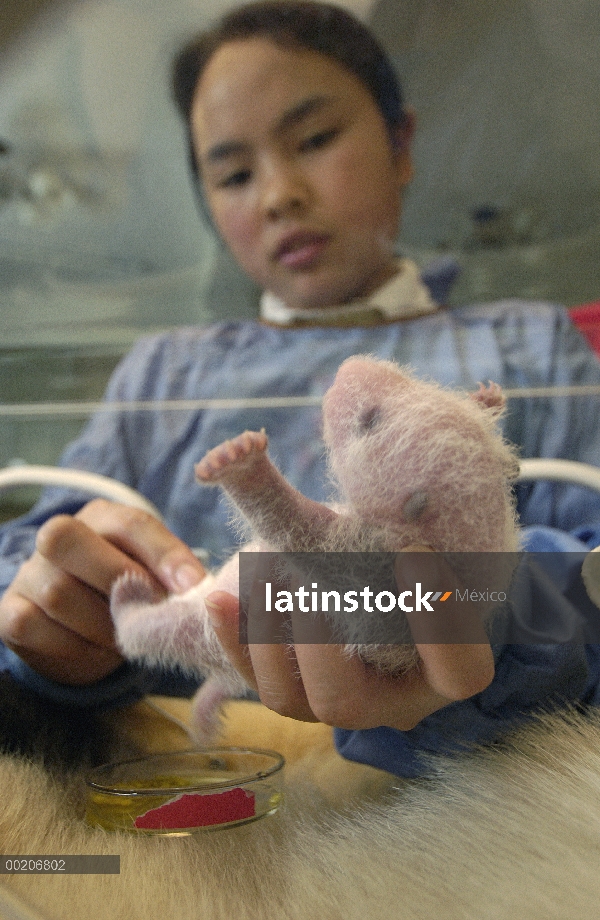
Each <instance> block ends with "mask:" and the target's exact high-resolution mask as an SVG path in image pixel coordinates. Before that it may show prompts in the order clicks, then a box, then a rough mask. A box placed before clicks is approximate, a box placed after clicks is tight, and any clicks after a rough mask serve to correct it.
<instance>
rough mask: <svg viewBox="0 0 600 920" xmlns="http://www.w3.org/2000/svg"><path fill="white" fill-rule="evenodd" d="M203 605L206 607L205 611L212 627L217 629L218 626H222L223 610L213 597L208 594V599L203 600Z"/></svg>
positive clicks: (223, 621)
mask: <svg viewBox="0 0 600 920" xmlns="http://www.w3.org/2000/svg"><path fill="white" fill-rule="evenodd" d="M204 603H205V605H206V609H207V610H208V613H209V616H210V619H211V621H212V624H213V626H215V627H216V628H217V629H218V628H219V627H220V626H224V625H225V623H226V619H225V617H224V616H223V610H222V608H221V606H220V604H218V603H217V602H216V601H215V600H214V596H213V595H210V594H209V595H208V597H205V598H204Z"/></svg>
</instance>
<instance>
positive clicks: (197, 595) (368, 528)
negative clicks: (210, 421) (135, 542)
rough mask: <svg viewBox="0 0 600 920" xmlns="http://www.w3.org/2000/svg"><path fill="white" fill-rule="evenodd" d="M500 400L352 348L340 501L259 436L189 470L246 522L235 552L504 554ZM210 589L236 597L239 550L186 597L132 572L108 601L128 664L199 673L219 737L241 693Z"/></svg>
mask: <svg viewBox="0 0 600 920" xmlns="http://www.w3.org/2000/svg"><path fill="white" fill-rule="evenodd" d="M503 407H504V398H503V396H502V393H501V390H500V388H499V387H498V386H496V385H495V384H491V385H490V386H489V387H484V386H483V385H480V388H479V391H478V392H476V393H473V394H471V395H469V396H464V395H459V394H457V393H454V392H450V391H448V390H445V389H443V388H441V387H440V386H438V385H437V384H434V383H430V382H424V381H421V380H418V379H417V378H415V377H414V376H413V375H412V374H411V373H410V372H409V371H408V370H407V369H404V368H400V367H398V366H397V365H395V364H393V363H392V362H388V361H381V360H376V359H373V358H370V357H368V356H357V357H353V358H349V359H348V360H347V361H345V362H344V363H343V364H342V365H341V367H340V368H339V370H338V372H337V375H336V377H335V380H334V383H333V385H332V386H331V388H330V389H329V390H328V391H327V393H326V394H325V398H324V402H323V427H324V440H325V445H326V447H327V452H328V461H329V469H330V472H331V475H332V478H333V480H334V482H335V484H336V487H337V488H336V492H337V494H336V496H335V499H336V504H335V506H333V507H329V506H327V505H323V504H320V503H318V502H314V501H312V500H310V499H308V498H306V497H305V496H303V495H302V494H300V493H299V492H298V491H297V490H296V489H294V488H293V487H292V486H291V485H290V484H289V483H288V482H287V480H286V479H285V478H284V477H283V476H282V475H281V473H280V472H279V471H278V470H277V469H276V467H275V466H274V465H273V464H272V462H271V460H270V459H269V456H268V454H267V443H268V439H267V436H266V434H265V433H264V431H261V432H254V431H245V432H244V433H243V434H240V435H239V436H238V437H236V438H234V439H233V440H231V441H226V442H224V443H223V444H220V445H219V446H218V447H215V448H214V449H213V450H211V451H209V452H208V453H207V454H206V456H205V457H204V458H203V459H202V460H201V461H200V463H199V464H198V465H197V467H196V475H197V478H198V480H199V482H201V483H203V484H205V485H219V486H221V487H222V488H223V489H224V491H225V493H226V494H227V496H228V498H229V499H230V500H231V502H232V503H233V504H234V506H235V507H236V508H237V510H238V511H239V512H240V513H241V515H242V516H243V518H244V519H245V520H246V522H247V523H248V524H249V525H250V528H251V532H252V537H253V540H252V542H251V543H250V544H248V545H247V546H245V547H244V548H243V549H242V550H241V551H242V552H244V551H255V552H256V551H261V550H263V551H266V550H270V551H276V552H294V553H310V552H319V553H325V552H373V551H375V552H395V551H398V550H401V549H403V548H404V547H407V546H410V545H414V544H421V545H425V546H429V547H431V548H432V549H434V550H436V551H439V552H445V553H473V552H476V553H489V552H502V551H503V552H506V553H512V552H514V551H516V550H517V548H518V531H517V526H516V522H515V512H514V501H513V495H512V489H511V482H512V480H514V478H515V477H516V475H517V472H518V463H517V458H516V455H515V453H514V451H513V449H512V448H511V447H510V446H509V445H508V444H507V443H506V442H505V441H504V440H503V438H502V436H501V435H500V433H499V431H498V429H497V420H498V418H499V416H500V415H501V413H502V410H503ZM215 590H224V591H228V592H230V593H232V594H238V593H239V559H238V554H236V555H234V556H232V558H231V559H229V560H228V562H227V563H226V564H225V565H224V566H223V567H222V568H221V569H220V570H219V571H218V572H216V573H215V574H209V575H207V577H206V578H205V579H204V580H203V581H202V582H201V584H199V585H198V586H196V587H194V588H192V589H191V590H189V591H187V592H186V593H185V594H180V595H171V596H169V597H167V598H166V599H160V598H158V597H157V596H156V595H155V591H154V588H153V587H152V585H151V583H150V582H149V581H148V580H146V579H145V578H143V577H140V576H139V575H136V574H133V573H129V574H125V575H123V576H122V577H121V578H119V579H118V580H117V582H116V583H115V585H114V587H113V591H112V596H111V610H112V615H113V619H114V623H115V629H116V636H117V642H118V645H119V648H120V649H121V651H122V653H123V654H124V655H125V657H126V658H128V659H130V660H136V661H141V662H144V663H146V664H147V665H160V666H163V667H173V666H178V667H179V668H180V669H182V670H184V671H186V672H188V673H191V674H194V675H197V676H199V677H206V678H208V679H207V680H206V681H205V683H204V684H203V685H202V687H201V688H200V690H199V691H198V694H197V697H196V700H195V705H194V717H193V719H194V726H195V733H196V736H197V738H198V740H200V741H206V740H208V739H209V738H210V736H211V735H212V734H213V733H214V731H215V729H216V727H217V713H218V707H219V704H220V703H221V702H222V701H223V700H224V699H225V698H227V697H229V696H235V695H239V694H241V693H243V692H245V691H246V690H247V687H246V685H245V683H244V681H243V680H242V678H241V677H240V675H239V674H238V673H237V672H236V671H235V670H234V669H233V668H232V666H231V665H230V664H229V662H228V660H227V658H226V657H225V655H224V653H223V651H222V649H221V646H220V644H219V641H218V639H217V637H216V635H215V633H214V630H213V628H212V626H211V622H210V619H209V617H208V614H207V612H206V606H205V604H204V598H206V597H207V595H208V594H210V593H211V592H212V591H215ZM340 616H343V614H340ZM350 652H352V653H355V654H359V655H361V657H362V658H363V659H364V660H365V661H367V662H369V663H370V664H372V665H373V666H375V667H379V668H380V669H382V670H385V671H387V672H388V673H402V672H403V671H406V670H407V669H408V668H410V667H413V666H414V665H415V663H416V661H417V658H418V656H417V652H416V650H415V648H414V645H410V644H398V645H377V644H370V645H360V644H357V645H353V646H352V648H351V649H349V653H350Z"/></svg>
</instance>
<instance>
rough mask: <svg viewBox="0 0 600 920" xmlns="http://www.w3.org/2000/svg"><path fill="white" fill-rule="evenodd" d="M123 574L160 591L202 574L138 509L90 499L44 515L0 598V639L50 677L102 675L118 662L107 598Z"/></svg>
mask: <svg viewBox="0 0 600 920" xmlns="http://www.w3.org/2000/svg"><path fill="white" fill-rule="evenodd" d="M126 571H139V572H145V573H146V574H147V575H150V576H151V578H152V579H153V580H154V581H155V582H156V584H157V586H158V587H160V588H162V589H163V590H164V591H165V592H166V591H173V592H181V591H184V590H186V589H187V588H189V587H192V585H194V584H197V583H198V582H199V581H201V579H202V578H203V577H204V575H205V571H204V569H203V567H202V565H201V564H200V563H199V562H198V560H197V559H196V557H195V556H194V554H193V553H192V552H191V550H190V549H189V547H187V546H186V545H185V544H184V543H182V541H181V540H179V539H178V538H177V537H175V536H174V534H172V533H171V532H170V531H169V530H168V529H167V528H166V527H165V526H164V525H163V524H161V523H160V522H159V521H157V520H156V519H155V518H153V517H152V516H151V515H150V514H147V513H146V512H145V511H141V510H138V509H135V508H130V507H128V506H125V505H120V504H117V503H116V502H110V501H106V500H105V499H95V500H94V501H92V502H90V503H89V504H87V505H85V506H84V507H83V508H82V509H81V510H80V511H79V512H78V513H77V514H76V515H75V516H73V517H70V516H67V515H58V516H56V517H53V518H50V519H49V520H48V521H47V522H46V523H45V524H44V525H43V526H42V527H41V528H40V530H39V532H38V536H37V541H36V549H35V552H34V553H33V555H32V556H31V558H30V559H29V560H27V562H24V563H23V565H22V566H21V568H20V569H19V571H18V572H17V574H16V576H15V578H14V580H13V582H12V583H11V585H10V586H9V587H8V588H7V590H6V592H5V594H4V596H3V598H2V600H1V601H0V640H1V641H2V642H3V643H4V644H5V645H6V646H8V647H9V648H11V649H12V650H13V651H14V652H16V654H17V655H19V657H20V658H22V659H23V661H25V662H26V663H27V664H28V665H29V666H30V667H32V668H33V669H34V670H35V671H37V672H38V673H40V674H41V675H43V676H44V677H47V678H50V679H51V680H55V681H58V682H60V683H65V684H81V685H82V684H89V683H93V682H94V681H96V680H99V679H100V678H102V677H105V676H106V675H107V674H110V673H111V671H114V670H115V669H116V668H117V667H118V666H119V665H120V664H121V663H122V661H123V659H122V657H121V655H120V654H119V652H118V651H117V648H116V645H115V641H114V633H113V628H112V620H111V617H110V611H109V596H110V590H111V587H112V585H113V583H114V581H115V580H116V578H118V576H119V575H121V574H123V573H124V572H126Z"/></svg>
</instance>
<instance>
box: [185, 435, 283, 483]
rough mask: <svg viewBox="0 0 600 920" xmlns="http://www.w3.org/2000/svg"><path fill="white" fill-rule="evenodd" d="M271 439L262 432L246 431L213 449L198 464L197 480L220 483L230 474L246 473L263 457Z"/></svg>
mask: <svg viewBox="0 0 600 920" xmlns="http://www.w3.org/2000/svg"><path fill="white" fill-rule="evenodd" d="M268 442H269V439H268V438H267V436H266V434H265V432H264V429H263V430H262V431H244V433H243V434H239V435H238V436H237V437H236V438H233V439H232V440H231V441H224V442H223V443H222V444H219V445H218V446H217V447H213V449H212V450H209V451H208V453H207V454H206V455H205V456H204V457H203V458H202V460H201V461H200V463H198V464H196V478H197V479H199V480H200V482H218V481H219V479H223V478H225V477H226V476H227V475H228V474H229V473H235V472H236V471H238V470H239V471H240V472H242V471H244V470H246V469H247V468H248V466H249V465H250V464H251V463H253V462H254V461H255V460H256V459H257V458H259V457H262V455H263V454H264V452H265V451H266V449H267V444H268Z"/></svg>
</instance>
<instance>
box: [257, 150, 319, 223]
mask: <svg viewBox="0 0 600 920" xmlns="http://www.w3.org/2000/svg"><path fill="white" fill-rule="evenodd" d="M261 198H262V207H263V211H264V213H265V214H266V215H267V216H268V217H270V218H279V217H285V216H287V215H288V214H290V213H292V214H294V213H298V212H301V211H302V210H304V208H305V207H306V206H307V204H308V201H309V199H310V189H309V186H308V183H307V182H306V179H305V177H304V176H303V174H302V171H301V170H300V169H298V168H296V167H295V166H294V164H292V163H289V162H286V161H278V162H277V163H273V164H270V165H269V167H268V168H267V169H266V170H265V174H264V176H263V181H262V188H261Z"/></svg>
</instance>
